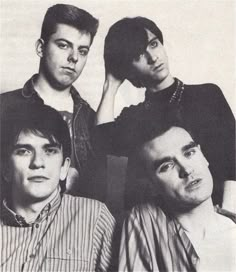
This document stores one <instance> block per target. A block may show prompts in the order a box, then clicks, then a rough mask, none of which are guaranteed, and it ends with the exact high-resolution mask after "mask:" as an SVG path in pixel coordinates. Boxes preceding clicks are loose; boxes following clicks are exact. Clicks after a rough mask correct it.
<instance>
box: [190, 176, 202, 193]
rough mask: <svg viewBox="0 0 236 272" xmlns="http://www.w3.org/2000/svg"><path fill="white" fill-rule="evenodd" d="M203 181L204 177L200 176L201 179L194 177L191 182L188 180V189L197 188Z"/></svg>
mask: <svg viewBox="0 0 236 272" xmlns="http://www.w3.org/2000/svg"><path fill="white" fill-rule="evenodd" d="M201 181H202V179H200V178H199V179H194V180H193V181H191V182H188V184H187V186H186V189H188V190H192V189H195V188H197V187H198V186H199V185H200V183H201Z"/></svg>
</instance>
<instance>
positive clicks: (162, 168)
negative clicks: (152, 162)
mask: <svg viewBox="0 0 236 272" xmlns="http://www.w3.org/2000/svg"><path fill="white" fill-rule="evenodd" d="M174 165H175V164H174V162H167V163H163V164H162V165H160V166H159V168H158V172H159V173H164V172H167V171H169V170H171V169H172V168H173V167H174Z"/></svg>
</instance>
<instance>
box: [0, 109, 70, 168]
mask: <svg viewBox="0 0 236 272" xmlns="http://www.w3.org/2000/svg"><path fill="white" fill-rule="evenodd" d="M22 131H25V132H32V133H34V134H36V135H39V136H42V137H45V138H47V139H48V140H49V141H50V142H51V143H58V144H59V145H61V146H62V152H63V159H64V160H65V158H67V157H70V153H71V142H70V134H69V129H68V126H67V123H66V122H65V121H64V120H63V119H62V117H61V115H60V114H59V113H58V112H57V111H56V110H55V109H53V108H51V107H49V106H46V105H41V104H28V105H27V106H26V105H23V106H22V105H17V106H14V107H9V108H8V109H7V110H6V111H5V112H3V114H2V116H1V162H2V163H4V162H6V160H7V158H8V157H9V154H10V152H11V149H12V148H13V146H14V143H15V142H16V141H17V139H18V136H19V134H20V133H21V132H22Z"/></svg>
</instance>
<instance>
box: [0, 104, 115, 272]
mask: <svg viewBox="0 0 236 272" xmlns="http://www.w3.org/2000/svg"><path fill="white" fill-rule="evenodd" d="M1 118H2V120H1V125H2V127H1V163H2V176H3V177H4V188H3V189H4V199H3V201H2V203H1V220H0V229H1V235H0V239H1V242H0V247H1V253H0V256H1V259H0V263H1V269H0V270H1V271H8V272H9V271H12V272H13V271H14V272H15V271H34V272H36V271H107V270H109V269H110V267H111V266H112V262H111V255H112V252H111V245H112V239H113V230H114V219H113V217H112V215H111V214H110V213H109V211H108V210H107V208H106V206H105V205H104V204H102V203H100V202H98V201H96V200H91V199H86V198H81V197H73V196H70V195H65V194H63V190H64V189H65V184H64V183H65V179H66V176H67V172H68V169H69V166H70V152H71V145H70V135H69V130H68V127H67V124H66V122H65V121H63V119H62V117H61V116H60V114H59V113H58V112H57V111H56V110H54V109H52V108H51V107H49V106H45V105H28V106H27V107H24V108H22V107H14V108H9V110H8V111H6V112H5V113H4V114H3V116H2V117H1Z"/></svg>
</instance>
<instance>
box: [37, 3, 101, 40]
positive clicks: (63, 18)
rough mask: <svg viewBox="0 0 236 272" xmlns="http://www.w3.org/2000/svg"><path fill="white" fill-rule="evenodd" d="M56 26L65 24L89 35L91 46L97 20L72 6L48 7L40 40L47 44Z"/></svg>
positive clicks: (96, 27) (58, 5)
mask: <svg viewBox="0 0 236 272" xmlns="http://www.w3.org/2000/svg"><path fill="white" fill-rule="evenodd" d="M57 24H66V25H70V26H73V27H75V28H77V29H78V30H80V31H85V32H88V33H90V35H91V44H92V42H93V39H94V36H95V34H96V33H97V29H98V20H97V19H96V18H94V17H93V16H92V15H91V14H90V13H88V12H87V11H85V10H83V9H80V8H77V7H75V6H72V5H65V4H57V5H54V6H52V7H50V8H49V9H48V10H47V12H46V14H45V17H44V20H43V24H42V29H41V38H42V39H43V40H44V41H45V42H47V41H48V39H49V37H50V36H51V35H52V34H53V33H55V32H56V27H57Z"/></svg>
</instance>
